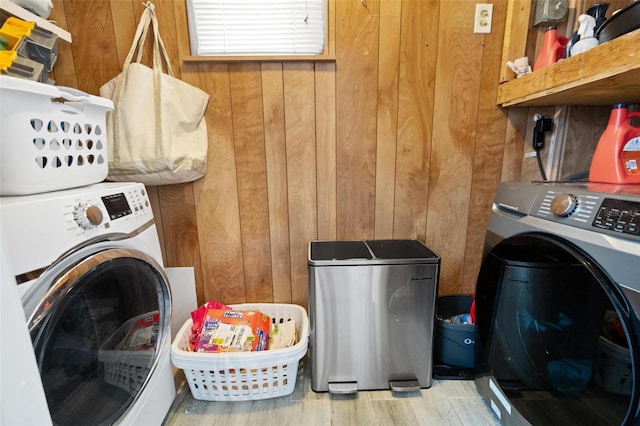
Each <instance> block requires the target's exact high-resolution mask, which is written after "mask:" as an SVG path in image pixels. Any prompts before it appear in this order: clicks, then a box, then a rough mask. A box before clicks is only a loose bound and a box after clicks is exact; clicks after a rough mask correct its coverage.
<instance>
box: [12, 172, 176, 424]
mask: <svg viewBox="0 0 640 426" xmlns="http://www.w3.org/2000/svg"><path fill="white" fill-rule="evenodd" d="M0 234H1V239H2V248H1V251H0V259H1V265H2V270H1V273H2V277H1V279H2V281H1V282H0V285H1V286H2V299H1V303H2V307H1V311H0V312H1V313H2V319H1V324H2V328H1V331H2V335H1V345H2V346H0V350H1V356H0V361H1V370H0V379H1V382H2V383H1V388H0V390H1V392H2V393H1V396H2V407H1V409H0V423H2V424H33V425H42V424H60V425H64V424H83V425H102V424H123V425H127V424H131V425H133V424H135V425H159V424H161V423H162V421H163V419H164V417H165V415H166V413H167V411H168V409H169V407H170V406H171V403H172V402H173V398H174V396H175V384H174V379H173V368H172V365H171V361H170V344H171V336H170V319H171V293H170V288H169V283H168V280H167V278H166V275H165V273H164V269H163V265H162V255H161V251H160V244H159V240H158V236H157V232H156V226H155V224H154V219H153V212H152V210H151V205H150V203H149V199H148V196H147V193H146V190H145V187H144V185H142V184H138V183H101V184H96V185H91V186H87V187H82V188H75V189H70V190H65V191H57V192H51V193H46V194H37V195H28V196H21V197H2V198H0ZM20 307H21V308H22V309H20Z"/></svg>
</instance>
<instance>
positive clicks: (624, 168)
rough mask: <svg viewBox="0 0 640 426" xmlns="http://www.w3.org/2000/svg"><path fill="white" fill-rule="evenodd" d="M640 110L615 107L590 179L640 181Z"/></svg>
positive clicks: (602, 138) (625, 181) (603, 181)
mask: <svg viewBox="0 0 640 426" xmlns="http://www.w3.org/2000/svg"><path fill="white" fill-rule="evenodd" d="M632 118H635V119H638V120H640V112H629V111H628V110H627V105H626V104H616V105H614V106H613V107H612V108H611V115H610V116H609V123H608V124H607V128H606V129H605V130H604V132H603V133H602V136H600V139H599V140H598V145H597V146H596V151H595V153H594V154H593V159H592V160H591V167H590V169H589V181H590V182H601V183H615V184H640V127H638V126H633V125H632V124H631V123H630V120H631V119H632Z"/></svg>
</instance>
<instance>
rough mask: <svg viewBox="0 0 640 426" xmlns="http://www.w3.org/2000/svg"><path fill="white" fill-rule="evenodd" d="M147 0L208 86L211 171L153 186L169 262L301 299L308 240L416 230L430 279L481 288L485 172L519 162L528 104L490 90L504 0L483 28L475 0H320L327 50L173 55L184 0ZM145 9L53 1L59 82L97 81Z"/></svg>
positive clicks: (232, 293) (95, 86)
mask: <svg viewBox="0 0 640 426" xmlns="http://www.w3.org/2000/svg"><path fill="white" fill-rule="evenodd" d="M154 3H155V5H156V11H157V15H158V18H159V20H160V31H161V34H162V36H163V39H164V41H165V44H166V45H167V49H168V51H169V54H170V56H171V61H172V67H173V69H174V71H175V72H176V74H177V75H178V76H179V77H181V78H182V79H183V80H185V81H187V82H189V83H191V84H194V85H196V86H198V87H200V88H202V89H203V90H205V91H206V92H208V93H209V94H210V96H211V98H210V102H209V106H208V110H207V113H206V120H207V124H208V131H209V157H208V172H207V175H206V176H205V177H204V178H203V179H201V180H199V181H196V182H195V183H189V184H181V185H172V186H162V187H155V188H149V194H150V196H151V198H152V204H153V208H154V212H155V214H156V221H157V224H158V230H159V235H160V238H161V242H162V246H163V254H164V257H165V264H166V265H167V266H193V267H194V268H195V273H196V281H197V296H198V301H199V302H203V301H205V300H208V299H215V300H219V301H222V302H225V303H239V302H244V301H249V302H252V301H260V302H271V301H273V302H282V303H290V302H293V303H299V304H302V305H306V304H307V283H308V281H307V247H308V242H309V241H310V240H315V239H330V240H333V239H364V238H378V239H384V238H398V239H401V238H416V239H419V240H421V241H423V242H425V243H426V244H427V245H428V246H429V247H431V248H432V249H433V250H434V251H436V252H437V253H438V254H439V255H440V256H441V261H442V272H441V276H440V289H439V292H440V294H458V293H467V292H472V291H473V290H474V288H475V278H476V274H477V272H478V268H479V265H480V261H481V256H482V245H483V239H484V233H485V228H486V223H487V220H488V216H489V209H490V205H491V201H492V199H493V195H494V192H495V188H496V186H497V184H498V182H499V181H500V180H507V179H519V178H520V177H521V176H527V173H525V174H524V175H523V171H526V170H527V167H529V166H527V162H526V161H525V162H523V152H525V151H527V150H528V148H527V145H528V144H527V143H526V142H525V139H526V140H527V141H528V140H529V139H528V138H527V136H528V135H530V132H531V129H532V123H531V121H532V120H530V116H531V114H532V112H531V111H529V110H528V109H517V108H516V109H511V110H509V111H503V110H501V109H500V108H498V107H496V101H495V100H496V92H497V82H498V81H499V74H500V70H501V67H502V66H501V64H500V60H501V58H500V57H501V51H502V42H503V36H504V20H505V14H506V0H496V1H492V3H493V4H494V17H493V29H492V33H491V34H489V35H478V34H473V17H474V13H475V4H476V1H471V0H449V1H438V0H330V1H329V14H328V16H329V20H328V21H329V28H328V47H327V48H328V51H329V52H330V53H332V54H334V55H335V57H336V61H335V62H317V63H314V62H277V61H275V62H262V63H259V62H258V63H255V62H254V63H220V62H198V63H191V62H190V63H181V60H180V58H181V57H182V56H188V55H190V52H189V49H188V27H187V20H186V14H185V4H184V2H183V1H179V0H156V1H154ZM141 12H142V3H141V2H140V0H111V1H109V0H94V1H91V2H89V1H85V0H54V11H53V15H52V17H53V18H54V19H56V20H57V21H58V23H59V24H60V25H61V26H62V27H65V28H67V29H68V30H69V31H70V32H71V33H72V35H73V44H71V45H68V44H65V43H61V46H60V48H59V58H58V63H57V65H56V68H55V70H54V77H55V79H56V81H57V83H58V84H62V85H67V86H72V87H77V88H79V89H81V90H84V91H87V92H89V93H93V94H97V93H98V90H99V87H100V86H101V85H102V84H104V83H105V82H107V81H108V80H109V79H111V78H113V77H114V76H116V75H117V74H118V72H119V71H120V67H121V65H122V62H123V60H124V57H125V56H126V54H127V52H128V50H129V47H130V43H131V39H132V36H133V33H134V31H135V26H136V23H137V21H138V17H139V16H140V14H141ZM141 125H144V124H143V123H141ZM528 173H530V174H531V173H532V174H533V175H534V177H537V172H536V171H535V170H534V171H533V172H531V171H529V172H528Z"/></svg>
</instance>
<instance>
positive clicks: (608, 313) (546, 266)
mask: <svg viewBox="0 0 640 426" xmlns="http://www.w3.org/2000/svg"><path fill="white" fill-rule="evenodd" d="M476 315H477V327H478V339H477V341H476V344H477V347H479V348H480V355H481V358H482V360H481V361H482V362H481V363H480V366H479V368H478V371H477V372H476V373H478V377H481V376H484V375H485V374H490V376H491V382H492V383H493V386H499V387H500V388H501V389H502V392H504V394H505V397H506V399H508V403H503V405H504V406H505V407H507V406H508V407H509V409H508V410H507V411H508V413H509V415H508V416H507V415H506V414H505V416H506V418H502V419H501V420H502V421H503V423H504V424H505V425H510V424H528V423H530V424H534V425H538V424H541V425H542V424H544V425H567V424H588V425H609V424H635V422H637V411H638V397H637V392H638V390H637V383H638V378H639V377H640V375H639V374H638V367H637V365H636V361H637V359H636V358H637V355H636V354H637V353H638V351H639V350H640V339H639V336H638V334H637V333H638V330H639V326H640V324H639V323H638V319H637V317H636V315H635V313H634V312H633V310H632V308H631V307H630V305H629V303H628V300H627V298H626V297H625V295H624V294H623V292H622V290H621V288H620V286H618V285H617V284H615V283H614V282H613V281H612V280H611V278H610V277H609V276H608V274H607V273H606V272H605V271H603V270H602V269H601V267H600V266H599V265H598V264H597V263H596V262H595V261H594V260H593V259H592V258H591V257H590V256H588V255H587V254H586V253H585V252H583V251H582V250H581V249H580V248H579V247H577V246H576V245H574V244H572V243H571V242H569V241H567V240H565V239H562V238H559V237H556V236H554V235H550V234H544V233H525V234H520V235H516V236H513V237H510V238H507V239H505V240H502V241H501V242H500V243H498V244H497V245H495V246H494V247H492V248H491V250H490V251H489V252H488V253H487V255H486V256H485V259H484V261H483V264H482V267H481V270H480V273H479V276H478V283H477V287H476ZM611 348H616V349H615V352H614V351H613V350H612V349H611ZM623 354H624V355H623ZM625 358H626V359H625ZM614 363H615V364H614ZM618 363H620V364H621V365H620V368H615V367H616V366H617V364H618ZM476 383H478V380H476ZM492 392H493V393H495V394H497V391H492ZM512 409H515V410H512ZM521 420H526V422H528V423H524V422H520V421H521Z"/></svg>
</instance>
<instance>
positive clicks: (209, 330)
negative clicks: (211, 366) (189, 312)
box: [196, 309, 271, 352]
mask: <svg viewBox="0 0 640 426" xmlns="http://www.w3.org/2000/svg"><path fill="white" fill-rule="evenodd" d="M270 326H271V318H269V316H268V315H266V314H263V313H262V312H257V311H229V310H222V309H208V310H207V313H206V315H205V318H204V322H203V324H202V331H201V332H200V338H199V340H198V342H197V343H196V352H238V351H264V350H266V349H268V347H269V328H270Z"/></svg>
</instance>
